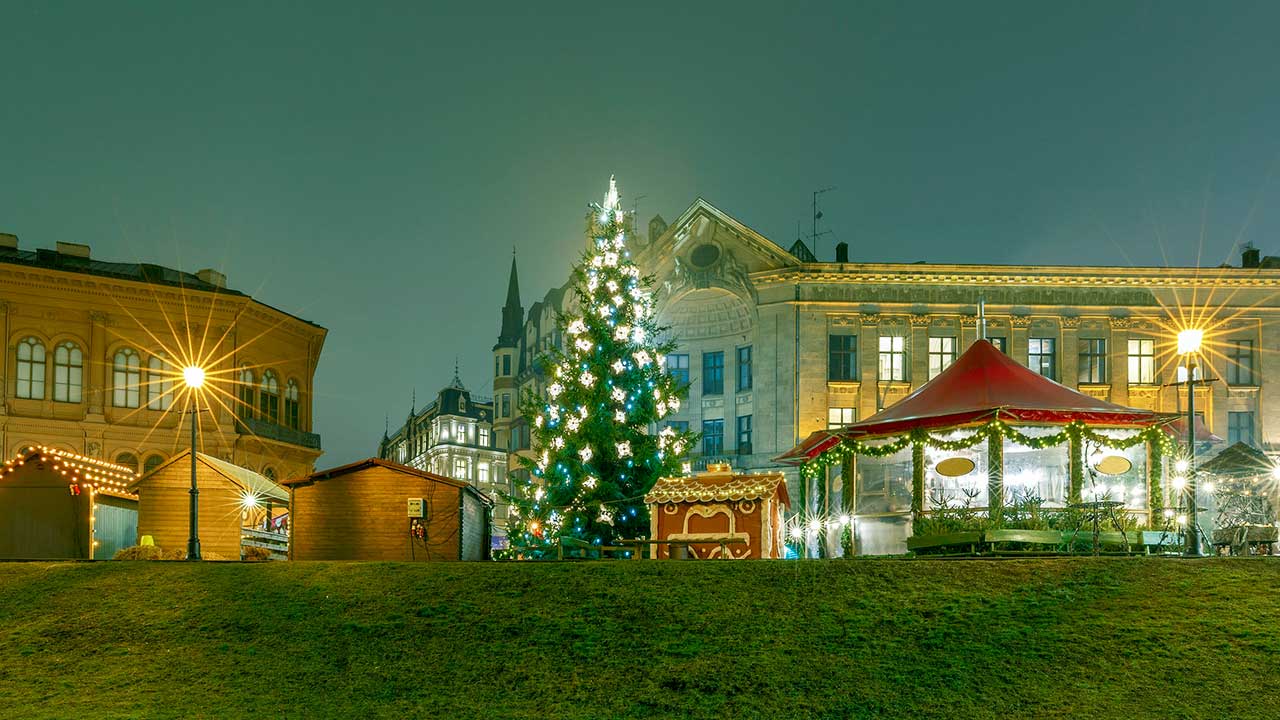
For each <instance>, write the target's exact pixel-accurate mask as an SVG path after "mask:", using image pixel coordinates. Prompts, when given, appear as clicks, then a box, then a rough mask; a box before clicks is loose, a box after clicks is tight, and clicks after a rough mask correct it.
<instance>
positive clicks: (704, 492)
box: [644, 463, 789, 560]
mask: <svg viewBox="0 0 1280 720" xmlns="http://www.w3.org/2000/svg"><path fill="white" fill-rule="evenodd" d="M644 499H645V502H646V503H648V504H649V518H650V519H649V522H650V525H651V528H650V537H652V538H654V539H655V540H661V541H664V544H660V545H658V546H657V547H655V550H654V557H662V558H665V557H671V556H672V554H673V549H674V550H675V551H676V552H675V553H674V554H675V555H677V556H679V555H680V554H682V552H687V553H688V555H689V556H691V557H693V558H696V559H703V560H705V559H708V558H717V557H726V558H734V559H741V558H766V559H768V558H775V559H776V558H781V557H783V553H784V552H785V547H784V545H783V535H782V525H783V512H784V511H785V510H786V507H787V505H788V504H789V500H788V498H787V482H786V478H785V476H783V474H782V473H780V472H779V473H748V474H735V473H734V472H733V469H732V468H731V467H730V466H729V465H728V464H727V463H719V464H717V463H713V464H711V465H709V466H707V471H706V472H704V473H699V474H697V475H691V476H686V477H664V478H660V479H659V480H658V482H657V483H655V484H654V486H653V489H652V490H650V491H649V493H648V494H647V495H645V498H644ZM686 548H687V551H686V550H685V549H686ZM722 552H723V553H724V554H723V555H721V553H722Z"/></svg>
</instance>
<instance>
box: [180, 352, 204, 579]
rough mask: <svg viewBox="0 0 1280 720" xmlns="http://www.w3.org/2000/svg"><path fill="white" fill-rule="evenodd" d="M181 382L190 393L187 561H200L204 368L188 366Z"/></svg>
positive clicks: (183, 369)
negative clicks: (199, 434)
mask: <svg viewBox="0 0 1280 720" xmlns="http://www.w3.org/2000/svg"><path fill="white" fill-rule="evenodd" d="M182 380H183V381H184V382H185V383H186V384H187V389H188V390H189V391H190V392H191V490H190V491H189V492H190V493H191V511H190V512H191V517H190V526H191V533H190V537H188V538H187V559H188V560H199V559H200V519H199V515H200V489H199V488H197V487H196V447H197V445H196V441H197V438H196V421H197V420H199V417H200V416H199V413H200V406H199V405H198V404H197V403H198V400H199V397H200V392H199V391H200V388H201V386H203V385H204V368H202V367H198V366H196V365H188V366H187V367H184V368H182Z"/></svg>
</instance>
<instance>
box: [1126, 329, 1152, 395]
mask: <svg viewBox="0 0 1280 720" xmlns="http://www.w3.org/2000/svg"><path fill="white" fill-rule="evenodd" d="M1155 381H1156V341H1155V340H1130V341H1129V384H1130V385H1151V384H1152V383H1154V382H1155Z"/></svg>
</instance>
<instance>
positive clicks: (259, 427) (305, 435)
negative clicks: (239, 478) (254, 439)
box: [237, 418, 320, 450]
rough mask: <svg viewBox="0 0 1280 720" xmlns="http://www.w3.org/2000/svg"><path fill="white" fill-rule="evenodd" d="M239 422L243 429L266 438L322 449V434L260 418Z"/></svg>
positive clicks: (243, 419) (245, 419) (240, 420)
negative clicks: (295, 428)
mask: <svg viewBox="0 0 1280 720" xmlns="http://www.w3.org/2000/svg"><path fill="white" fill-rule="evenodd" d="M237 422H238V423H239V424H240V427H241V429H242V430H243V431H246V432H249V433H252V434H254V435H257V436H258V437H260V438H264V439H266V440H275V441H276V442H282V443H289V444H290V445H301V446H302V447H307V448H311V449H313V450H319V449H320V436H319V435H317V434H315V433H309V432H303V431H302V430H294V429H293V428H289V427H285V426H283V425H277V424H275V423H269V422H267V421H266V420H259V419H258V418H240V419H239V420H238V421H237Z"/></svg>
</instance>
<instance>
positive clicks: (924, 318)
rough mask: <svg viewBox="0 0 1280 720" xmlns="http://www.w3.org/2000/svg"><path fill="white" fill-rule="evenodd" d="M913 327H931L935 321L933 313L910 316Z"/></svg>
mask: <svg viewBox="0 0 1280 720" xmlns="http://www.w3.org/2000/svg"><path fill="white" fill-rule="evenodd" d="M910 321H911V327H929V324H930V323H932V322H933V316H932V315H912V316H911V318H910Z"/></svg>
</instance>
